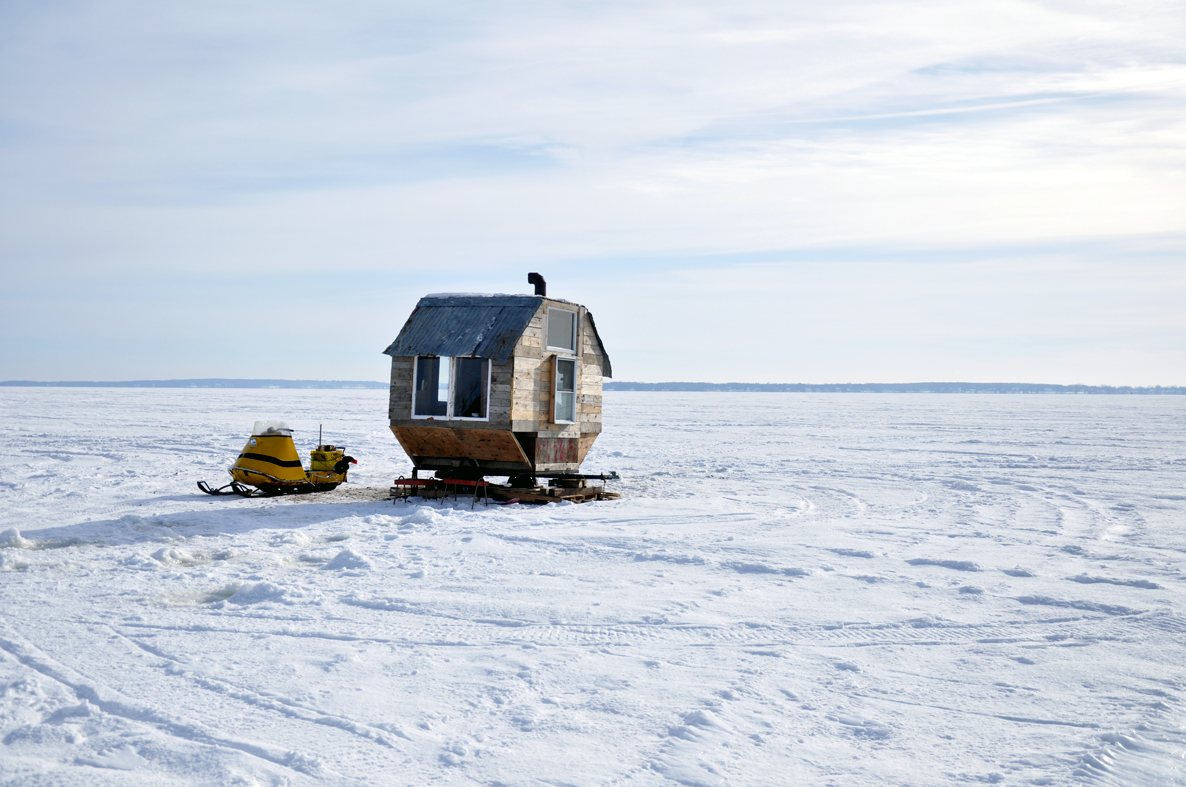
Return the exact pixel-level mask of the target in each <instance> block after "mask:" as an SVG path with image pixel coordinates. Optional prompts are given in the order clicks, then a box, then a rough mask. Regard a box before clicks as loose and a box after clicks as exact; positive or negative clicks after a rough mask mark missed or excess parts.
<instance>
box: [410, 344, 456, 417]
mask: <svg viewBox="0 0 1186 787" xmlns="http://www.w3.org/2000/svg"><path fill="white" fill-rule="evenodd" d="M448 412H449V359H448V358H417V359H416V387H415V390H414V391H413V392H412V414H413V415H432V416H437V415H446V414H448Z"/></svg>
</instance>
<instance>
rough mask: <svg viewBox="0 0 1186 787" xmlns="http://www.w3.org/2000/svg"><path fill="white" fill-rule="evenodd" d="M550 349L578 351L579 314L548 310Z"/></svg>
mask: <svg viewBox="0 0 1186 787" xmlns="http://www.w3.org/2000/svg"><path fill="white" fill-rule="evenodd" d="M548 349H549V350H564V351H565V352H570V353H575V352H576V351H577V313H576V312H570V311H569V310H568V309H553V308H551V307H549V308H548Z"/></svg>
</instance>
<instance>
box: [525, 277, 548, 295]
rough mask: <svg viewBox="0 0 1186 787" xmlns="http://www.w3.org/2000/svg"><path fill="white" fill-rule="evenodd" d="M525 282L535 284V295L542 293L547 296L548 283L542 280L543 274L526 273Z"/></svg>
mask: <svg viewBox="0 0 1186 787" xmlns="http://www.w3.org/2000/svg"><path fill="white" fill-rule="evenodd" d="M527 283H528V284H534V285H535V294H536V295H543V296H545V297H546V296H547V294H548V283H547V282H546V281H544V277H543V276H540V275H539V274H538V273H529V274H527Z"/></svg>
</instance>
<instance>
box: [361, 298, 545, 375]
mask: <svg viewBox="0 0 1186 787" xmlns="http://www.w3.org/2000/svg"><path fill="white" fill-rule="evenodd" d="M542 300H543V299H542V298H540V297H539V296H536V295H470V294H464V295H432V296H429V297H425V298H421V299H420V302H419V303H417V304H416V308H415V309H413V310H412V315H411V316H410V317H408V321H407V322H406V323H404V327H403V330H401V331H400V332H399V336H398V337H396V339H395V341H394V342H392V343H391V346H390V347H388V348H387V349H386V350H384V351H383V352H384V353H385V354H387V355H391V356H409V355H448V356H458V355H477V356H481V357H483V358H490V359H492V360H495V361H498V362H499V363H504V362H505V361H506V360H507V359H508V358H510V357H511V352H512V351H514V349H515V342H517V341H519V337H520V336H521V335H522V334H523V331H524V330H526V328H527V324H528V323H529V322H531V318H532V317H533V316H534V315H535V312H536V310H537V309H539V305H540V303H541V302H542Z"/></svg>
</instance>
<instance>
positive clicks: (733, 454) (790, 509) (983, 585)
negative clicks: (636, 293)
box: [0, 388, 1186, 786]
mask: <svg viewBox="0 0 1186 787" xmlns="http://www.w3.org/2000/svg"><path fill="white" fill-rule="evenodd" d="M605 406H606V424H605V433H604V434H603V435H602V437H601V438H600V439H599V441H598V443H597V444H596V445H595V447H594V449H593V451H592V452H591V454H590V456H589V459H588V460H587V462H586V470H587V471H590V472H594V471H608V470H617V471H619V472H620V473H621V474H622V477H623V480H622V481H621V482H619V483H616V484H614V485H612V487H611V488H613V489H614V490H615V491H619V492H621V493H623V498H622V499H621V500H618V501H609V502H600V503H592V504H585V505H549V506H545V507H538V508H537V507H529V506H521V505H511V506H497V505H491V506H489V507H484V506H482V505H481V504H480V503H479V504H478V505H477V506H476V507H475V508H473V509H472V510H471V508H470V501H469V500H466V499H464V498H463V499H461V500H459V501H448V502H446V503H445V504H443V505H441V504H437V503H432V504H428V503H419V504H418V503H416V502H412V503H402V502H400V503H392V502H390V501H389V500H386V499H385V496H386V490H387V487H388V486H389V484H390V481H391V479H392V478H394V477H395V476H397V475H401V474H407V473H408V472H409V470H410V465H409V464H408V463H407V460H406V458H405V457H403V455H402V452H401V451H400V450H399V448H398V445H397V444H396V442H395V440H394V438H393V437H392V435H391V433H390V431H389V430H388V429H387V426H386V423H385V415H386V394H385V392H384V391H369V390H349V391H334V390H251V389H245V390H241V389H234V390H231V389H225V390H186V389H151V390H137V389H58V388H9V389H0V418H2V423H3V426H2V427H0V428H2V429H3V435H4V440H3V445H4V446H5V449H6V462H5V463H4V468H3V470H2V471H0V501H2V502H3V505H2V508H0V510H2V512H3V513H2V518H0V784H21V785H24V784H49V783H52V784H62V785H88V786H89V785H107V784H112V785H114V784H119V785H129V784H130V785H138V784H143V785H169V784H175V785H181V784H185V785H190V784H198V785H236V784H237V785H281V784H289V785H362V784H407V785H421V784H427V783H434V784H441V785H470V784H483V785H498V784H501V785H537V784H552V785H603V784H631V785H634V784H638V785H675V784H682V785H786V784H808V785H816V784H818V785H827V784H836V785H841V784H842V785H884V784H891V785H949V784H959V783H968V784H992V783H1001V784H1050V785H1061V784H1082V783H1087V784H1105V785H1154V784H1181V783H1184V782H1186V767H1184V760H1183V755H1184V754H1186V713H1184V710H1183V694H1184V692H1186V660H1184V659H1183V658H1182V655H1183V645H1182V643H1183V637H1184V635H1186V610H1184V605H1183V590H1184V588H1186V581H1184V580H1186V577H1184V572H1183V557H1184V555H1186V398H1182V397H1170V396H1165V397H1160V396H1142V397H1103V396H1100V397H1091V396H1077V397H1072V396H1065V397H1062V396H1048V397H1028V396H993V395H983V396H976V395H967V396H960V395H908V394H895V395H859V394H839V395H828V394H820V395H813V394H756V393H744V394H725V393H691V394H678V393H649V392H647V393H631V392H610V393H607V395H606V405H605ZM264 418H283V419H284V420H285V421H287V422H288V423H289V424H291V425H292V427H293V429H294V431H295V439H296V442H297V447H298V449H299V450H300V451H301V452H302V455H304V454H305V453H306V452H307V451H308V449H309V448H311V447H313V444H314V443H315V442H316V440H317V427H318V424H323V425H324V429H325V440H326V441H327V442H332V443H334V444H338V445H340V444H345V445H346V446H348V449H349V451H350V453H351V454H352V455H353V456H355V457H357V458H358V459H359V464H358V466H357V467H356V468H355V469H353V470H352V471H351V483H349V484H347V485H344V486H342V487H340V488H339V489H337V490H335V491H334V492H330V493H326V494H323V495H313V496H303V497H293V498H284V499H252V500H244V499H241V498H236V497H224V498H213V497H208V496H205V495H202V494H201V493H199V492H198V490H197V489H196V488H195V486H194V483H195V482H196V481H198V480H203V479H204V480H207V481H209V482H211V483H213V482H218V483H219V484H221V483H224V482H225V481H226V479H227V475H226V468H227V466H229V464H230V463H231V461H233V459H234V457H235V455H237V453H238V452H239V450H241V448H242V445H243V443H244V441H245V439H246V436H247V432H248V431H249V430H250V426H251V424H252V423H253V422H254V421H255V420H256V419H264Z"/></svg>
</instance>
